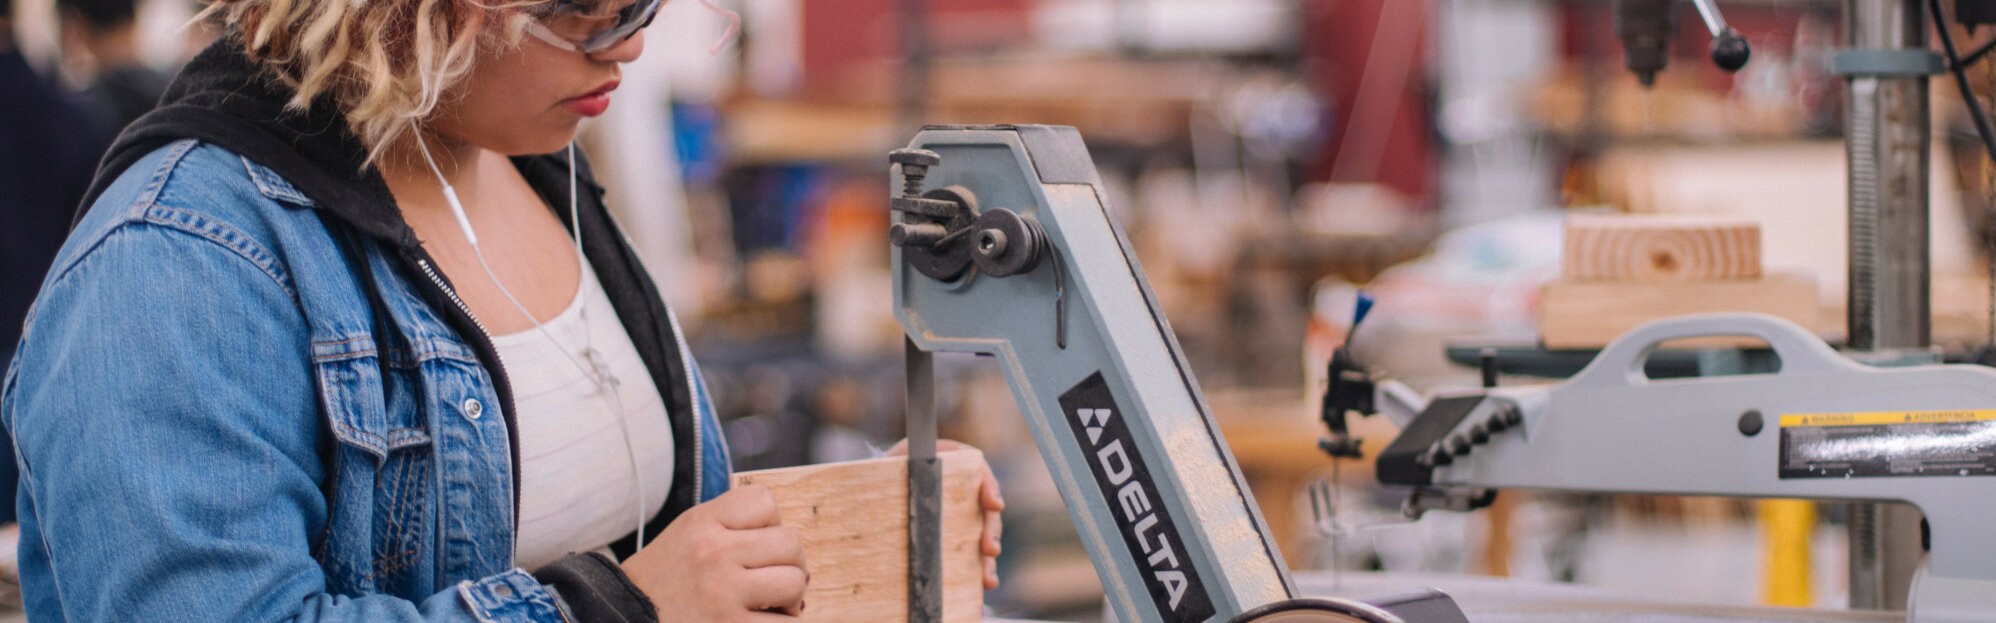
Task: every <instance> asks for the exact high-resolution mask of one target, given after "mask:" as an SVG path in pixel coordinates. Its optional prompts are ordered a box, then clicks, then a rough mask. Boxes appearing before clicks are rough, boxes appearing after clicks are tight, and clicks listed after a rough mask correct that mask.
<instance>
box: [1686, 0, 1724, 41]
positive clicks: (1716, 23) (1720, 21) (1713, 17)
mask: <svg viewBox="0 0 1996 623" xmlns="http://www.w3.org/2000/svg"><path fill="white" fill-rule="evenodd" d="M1691 3H1692V4H1695V5H1698V17H1701V18H1704V19H1705V30H1709V31H1712V36H1714V37H1717V36H1719V33H1722V32H1725V31H1726V16H1724V15H1720V14H1719V7H1718V5H1717V4H1714V2H1713V0H1691Z"/></svg>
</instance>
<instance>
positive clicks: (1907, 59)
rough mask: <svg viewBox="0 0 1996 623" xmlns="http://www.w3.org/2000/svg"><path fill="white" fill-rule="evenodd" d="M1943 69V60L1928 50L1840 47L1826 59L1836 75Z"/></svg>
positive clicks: (1913, 73) (1912, 73)
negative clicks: (1848, 48) (1828, 59)
mask: <svg viewBox="0 0 1996 623" xmlns="http://www.w3.org/2000/svg"><path fill="white" fill-rule="evenodd" d="M1944 71H1947V61H1946V60H1945V59H1942V58H1941V55H1940V54H1938V53H1936V52H1933V51H1931V50H1840V51H1838V52H1837V55H1836V56H1835V57H1833V58H1831V59H1830V73H1834V74H1837V75H1839V76H1880V77H1893V76H1907V77H1911V76H1931V75H1934V74H1938V73H1941V72H1944Z"/></svg>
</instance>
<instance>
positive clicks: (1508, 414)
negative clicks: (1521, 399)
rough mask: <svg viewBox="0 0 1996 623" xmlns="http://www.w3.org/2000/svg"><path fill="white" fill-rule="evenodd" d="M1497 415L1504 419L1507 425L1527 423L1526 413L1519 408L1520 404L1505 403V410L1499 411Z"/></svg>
mask: <svg viewBox="0 0 1996 623" xmlns="http://www.w3.org/2000/svg"><path fill="white" fill-rule="evenodd" d="M1497 416H1498V417H1499V418H1500V419H1502V420H1503V422H1504V425H1505V426H1517V425H1519V424H1523V423H1525V413H1524V412H1523V411H1519V410H1518V405H1504V410H1502V411H1498V412H1497Z"/></svg>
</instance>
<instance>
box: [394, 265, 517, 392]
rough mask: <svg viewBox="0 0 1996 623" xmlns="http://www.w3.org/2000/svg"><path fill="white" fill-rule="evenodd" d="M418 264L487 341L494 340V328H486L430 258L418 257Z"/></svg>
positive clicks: (424, 274) (496, 351) (497, 354)
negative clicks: (431, 262) (438, 271)
mask: <svg viewBox="0 0 1996 623" xmlns="http://www.w3.org/2000/svg"><path fill="white" fill-rule="evenodd" d="M416 266H417V267H420V268H422V269H423V276H425V277H429V278H430V283H433V284H436V286H437V289H439V290H443V291H444V296H448V297H450V302H451V304H453V305H456V306H457V310H458V311H461V312H464V317H466V318H470V319H471V325H472V326H475V327H478V332H479V333H482V334H484V335H482V336H480V337H484V338H485V339H486V341H491V340H492V330H491V329H487V328H485V323H484V322H483V321H480V320H479V319H478V315H477V314H473V313H471V307H470V306H468V305H465V304H464V299H461V298H458V297H457V290H453V289H451V287H450V285H449V284H446V283H444V280H443V278H442V277H439V276H437V271H436V269H435V268H432V267H431V266H430V260H429V259H428V258H420V257H419V258H416ZM492 356H493V357H499V356H500V355H499V350H498V349H493V351H492ZM500 365H502V366H503V365H505V363H504V362H500Z"/></svg>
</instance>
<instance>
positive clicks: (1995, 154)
mask: <svg viewBox="0 0 1996 623" xmlns="http://www.w3.org/2000/svg"><path fill="white" fill-rule="evenodd" d="M1927 7H1928V9H1929V11H1928V12H1930V13H1932V14H1933V15H1934V30H1936V31H1939V32H1940V35H1941V49H1943V50H1946V51H1947V60H1948V73H1951V74H1954V86H1955V87H1956V88H1958V89H1960V90H1961V100H1962V102H1963V103H1965V104H1968V116H1969V117H1970V118H1972V119H1973V120H1974V121H1975V133H1976V134H1977V135H1979V136H1981V137H1982V149H1983V150H1984V151H1985V152H1987V153H1988V154H1989V159H1990V160H1991V161H1996V132H1992V131H1991V130H1990V129H1989V115H1988V113H1985V112H1983V110H1982V102H1981V100H1978V99H1976V98H1975V91H1974V90H1973V89H1971V88H1970V87H1969V86H1968V72H1967V68H1966V67H1962V66H1961V56H1960V55H1959V54H1956V53H1955V50H1954V35H1953V34H1950V33H1949V32H1948V30H1947V18H1946V17H1943V16H1942V14H1941V0H1927Z"/></svg>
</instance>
